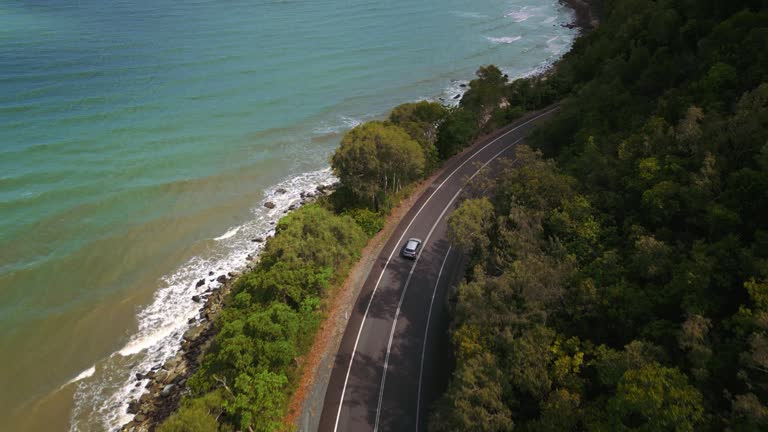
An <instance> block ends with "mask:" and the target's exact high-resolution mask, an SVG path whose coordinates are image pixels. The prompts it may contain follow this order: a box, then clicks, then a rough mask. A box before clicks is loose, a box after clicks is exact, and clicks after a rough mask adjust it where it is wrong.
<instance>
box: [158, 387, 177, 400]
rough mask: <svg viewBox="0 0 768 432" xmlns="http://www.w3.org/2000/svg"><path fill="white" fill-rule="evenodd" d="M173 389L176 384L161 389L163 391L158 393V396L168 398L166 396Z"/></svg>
mask: <svg viewBox="0 0 768 432" xmlns="http://www.w3.org/2000/svg"><path fill="white" fill-rule="evenodd" d="M175 388H176V384H168V385H167V386H165V387H163V391H161V392H160V396H162V397H168V395H169V394H171V392H172V391H173V389H175Z"/></svg>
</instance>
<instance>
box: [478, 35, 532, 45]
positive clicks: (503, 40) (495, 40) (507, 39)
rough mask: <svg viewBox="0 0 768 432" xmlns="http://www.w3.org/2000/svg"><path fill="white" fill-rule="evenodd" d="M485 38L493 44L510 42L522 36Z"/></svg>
mask: <svg viewBox="0 0 768 432" xmlns="http://www.w3.org/2000/svg"><path fill="white" fill-rule="evenodd" d="M485 38H486V39H488V40H489V41H490V42H493V43H495V44H511V43H515V42H517V41H519V40H520V39H522V38H523V37H522V36H504V37H492V36H486V37H485Z"/></svg>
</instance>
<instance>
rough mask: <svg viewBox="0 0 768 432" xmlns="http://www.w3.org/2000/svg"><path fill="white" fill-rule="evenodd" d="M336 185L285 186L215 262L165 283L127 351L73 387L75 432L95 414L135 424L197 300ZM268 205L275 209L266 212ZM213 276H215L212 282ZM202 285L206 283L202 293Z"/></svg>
mask: <svg viewBox="0 0 768 432" xmlns="http://www.w3.org/2000/svg"><path fill="white" fill-rule="evenodd" d="M335 181H336V178H335V177H334V176H333V174H332V173H331V170H330V168H326V169H322V170H319V171H313V172H309V173H305V174H302V175H299V176H295V177H292V178H289V179H286V180H285V181H283V182H280V183H279V184H277V185H275V186H274V187H272V188H270V189H268V190H267V191H265V194H264V195H265V196H264V198H263V200H262V201H261V202H259V203H258V204H257V205H256V206H255V207H254V208H253V209H252V214H253V219H252V220H251V221H249V222H247V223H245V224H243V225H240V226H238V227H234V228H231V229H229V230H227V231H226V232H225V233H224V234H222V235H221V236H219V237H216V240H218V241H217V242H216V248H215V250H214V251H212V253H211V254H210V256H206V257H202V256H197V257H194V258H192V259H190V260H189V261H188V262H187V263H186V264H184V265H183V266H181V267H180V268H179V269H178V270H176V271H175V272H174V273H172V274H170V275H168V276H166V277H164V278H163V279H162V281H161V286H162V287H161V288H160V289H159V290H158V291H157V292H156V293H155V295H154V299H153V301H152V302H151V303H150V304H149V305H147V306H146V307H144V308H143V309H142V310H140V311H139V313H138V331H137V332H136V333H135V334H134V335H133V336H132V337H131V338H130V339H129V340H128V342H127V343H126V344H125V346H123V347H122V348H121V349H120V350H118V351H117V352H115V353H114V354H112V355H111V356H110V357H109V358H107V359H105V360H104V361H103V362H101V363H100V364H99V374H98V376H97V377H95V379H88V380H85V379H84V378H87V377H91V376H93V375H94V374H95V372H96V367H95V366H94V367H92V368H90V369H88V370H86V371H84V372H83V373H81V374H80V375H78V377H76V378H75V379H73V380H72V381H71V382H70V383H75V384H76V386H77V388H76V392H75V407H74V409H73V412H72V419H71V427H70V431H71V432H76V431H84V430H91V429H90V426H92V423H90V420H89V417H90V416H91V415H92V414H89V413H93V412H96V413H98V416H99V417H100V419H101V422H102V424H103V426H104V428H105V430H110V431H113V430H115V429H118V428H119V427H120V426H121V425H123V424H125V423H128V422H129V421H131V420H132V419H133V416H132V415H130V414H127V408H128V402H130V401H131V400H133V399H136V398H138V397H139V396H141V394H142V393H143V391H144V384H145V381H141V382H140V385H138V386H136V382H137V381H136V379H135V376H136V374H137V373H146V372H147V371H149V370H150V369H152V368H153V367H155V368H156V367H158V366H159V365H161V364H163V363H164V362H165V361H166V360H167V359H169V358H171V357H173V356H174V355H176V353H177V352H178V350H179V349H180V348H181V340H182V336H183V334H184V332H185V331H186V330H187V329H188V328H189V327H190V324H189V323H188V322H189V320H190V319H195V320H197V319H198V315H199V309H200V304H199V303H196V302H194V301H193V300H192V296H193V295H203V294H204V293H205V291H206V290H208V289H218V288H219V287H220V284H219V283H218V282H216V280H215V279H216V278H217V277H218V276H219V275H222V274H227V273H229V272H233V271H242V270H243V269H244V268H245V264H246V256H247V255H249V254H250V255H258V253H259V252H260V251H261V249H262V248H263V243H256V242H253V241H252V240H253V239H254V238H256V237H267V236H269V235H272V234H274V222H275V221H277V219H279V217H280V216H282V215H283V213H284V211H286V210H288V208H289V207H290V206H291V205H295V204H299V203H300V202H301V195H300V194H301V192H302V191H314V189H315V188H316V187H317V186H318V185H321V184H324V185H327V184H330V183H333V182H335ZM266 201H271V202H272V203H274V204H275V207H274V208H273V209H268V208H265V207H264V203H265V202H266ZM211 271H213V272H214V274H213V275H212V276H209V272H211ZM200 279H204V281H205V282H204V284H203V285H202V286H200V287H197V281H199V280H200ZM102 372H104V373H102Z"/></svg>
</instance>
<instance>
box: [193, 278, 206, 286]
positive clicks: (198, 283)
mask: <svg viewBox="0 0 768 432" xmlns="http://www.w3.org/2000/svg"><path fill="white" fill-rule="evenodd" d="M203 285H205V279H200V280H199V281H197V283H196V284H195V288H200V287H201V286H203Z"/></svg>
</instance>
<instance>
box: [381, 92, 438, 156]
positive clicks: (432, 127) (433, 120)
mask: <svg viewBox="0 0 768 432" xmlns="http://www.w3.org/2000/svg"><path fill="white" fill-rule="evenodd" d="M447 115H448V110H447V108H446V107H445V106H443V105H442V104H439V103H435V102H427V101H421V102H412V103H406V104H402V105H400V106H398V107H396V108H395V109H393V110H392V112H391V113H390V114H389V121H390V122H391V123H392V124H394V125H395V126H398V127H400V128H402V129H403V130H404V131H405V132H406V133H407V134H408V135H410V137H411V138H413V139H414V140H415V141H416V142H418V143H419V145H420V146H421V149H422V151H423V153H424V158H425V160H426V170H427V171H432V170H433V169H434V168H436V167H437V163H438V161H439V160H438V155H437V147H435V142H436V141H437V131H438V127H439V126H440V124H441V123H442V122H443V120H445V118H446V116H447Z"/></svg>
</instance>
